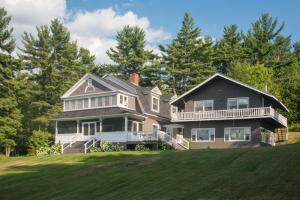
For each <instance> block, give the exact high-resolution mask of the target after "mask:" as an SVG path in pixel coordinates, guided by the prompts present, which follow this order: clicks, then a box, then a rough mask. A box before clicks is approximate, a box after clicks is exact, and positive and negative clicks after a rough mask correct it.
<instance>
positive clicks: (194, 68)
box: [160, 13, 214, 93]
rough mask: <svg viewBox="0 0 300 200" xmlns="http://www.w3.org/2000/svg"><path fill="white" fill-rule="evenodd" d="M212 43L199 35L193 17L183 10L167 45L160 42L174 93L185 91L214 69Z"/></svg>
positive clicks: (208, 38)
mask: <svg viewBox="0 0 300 200" xmlns="http://www.w3.org/2000/svg"><path fill="white" fill-rule="evenodd" d="M212 47H213V42H212V40H211V38H210V37H201V35H200V29H199V28H197V27H195V24H194V19H193V18H192V17H191V16H190V15H189V14H188V13H185V15H184V19H183V22H182V27H181V29H180V31H179V32H178V34H177V37H176V38H175V39H174V40H173V41H172V43H171V44H170V45H167V46H162V45H161V46H160V49H161V51H162V52H163V53H164V54H163V58H164V62H165V64H166V65H167V69H166V70H167V72H168V73H169V74H170V76H169V81H168V83H167V84H168V85H169V87H170V88H172V90H173V93H177V92H178V93H182V92H184V91H187V90H188V89H190V88H191V87H193V86H195V85H196V84H199V83H200V82H201V81H203V80H204V79H205V78H207V77H208V76H209V75H211V74H212V73H213V71H214V69H213V67H212V55H213V48H212Z"/></svg>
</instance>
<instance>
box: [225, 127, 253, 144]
mask: <svg viewBox="0 0 300 200" xmlns="http://www.w3.org/2000/svg"><path fill="white" fill-rule="evenodd" d="M234 128H243V129H244V140H231V137H230V132H229V138H228V140H226V139H225V134H226V129H229V130H231V129H234ZM246 129H250V133H249V140H246V133H245V130H246ZM251 133H252V129H251V127H250V126H247V127H225V128H224V142H251Z"/></svg>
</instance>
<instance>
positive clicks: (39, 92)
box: [20, 19, 95, 132]
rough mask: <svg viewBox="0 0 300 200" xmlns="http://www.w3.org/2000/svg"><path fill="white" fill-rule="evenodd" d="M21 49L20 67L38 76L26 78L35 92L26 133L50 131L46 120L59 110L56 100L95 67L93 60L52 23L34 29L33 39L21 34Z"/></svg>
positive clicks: (54, 21)
mask: <svg viewBox="0 0 300 200" xmlns="http://www.w3.org/2000/svg"><path fill="white" fill-rule="evenodd" d="M23 44H24V48H23V49H21V51H22V54H21V55H20V56H21V57H22V58H23V61H24V65H25V66H26V68H27V69H30V68H32V69H34V70H35V71H37V72H38V73H36V74H29V75H28V76H29V77H28V78H27V79H26V80H27V82H28V85H31V88H32V89H35V91H34V92H31V94H33V95H32V96H30V98H31V100H30V104H29V105H27V108H24V111H25V110H26V109H29V110H30V112H29V113H27V114H29V116H26V118H28V119H30V120H31V123H30V124H28V126H29V127H27V128H26V130H28V131H30V132H32V131H33V130H48V131H50V130H52V129H51V128H53V127H52V126H50V125H51V124H50V119H51V118H52V117H53V116H55V115H56V114H57V113H58V112H59V111H61V109H62V105H61V100H60V96H61V95H62V94H63V93H64V92H65V91H67V90H68V89H69V88H70V87H71V86H72V85H73V84H74V83H75V82H76V81H78V79H80V78H81V77H82V76H83V75H84V74H85V73H86V72H88V71H90V70H91V69H93V68H94V67H95V64H94V60H95V57H94V56H92V55H90V53H89V51H88V50H87V49H83V48H78V46H77V44H76V42H72V41H71V40H70V33H69V31H68V30H67V28H66V27H64V26H63V24H62V23H61V22H60V21H59V20H58V19H55V20H53V21H52V22H51V25H50V26H46V25H44V26H40V27H37V36H36V37H34V36H33V35H32V34H29V33H26V32H25V33H24V34H23Z"/></svg>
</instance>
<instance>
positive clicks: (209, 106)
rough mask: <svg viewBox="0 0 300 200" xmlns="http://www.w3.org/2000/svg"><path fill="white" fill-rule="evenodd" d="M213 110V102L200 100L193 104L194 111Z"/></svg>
mask: <svg viewBox="0 0 300 200" xmlns="http://www.w3.org/2000/svg"><path fill="white" fill-rule="evenodd" d="M213 109H214V101H213V100H202V101H195V102H194V111H195V112H199V111H210V110H213Z"/></svg>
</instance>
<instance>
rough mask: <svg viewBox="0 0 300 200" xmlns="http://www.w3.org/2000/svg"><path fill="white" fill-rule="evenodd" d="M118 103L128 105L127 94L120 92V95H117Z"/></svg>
mask: <svg viewBox="0 0 300 200" xmlns="http://www.w3.org/2000/svg"><path fill="white" fill-rule="evenodd" d="M119 104H120V105H121V106H125V107H128V96H126V95H123V94H120V96H119Z"/></svg>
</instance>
